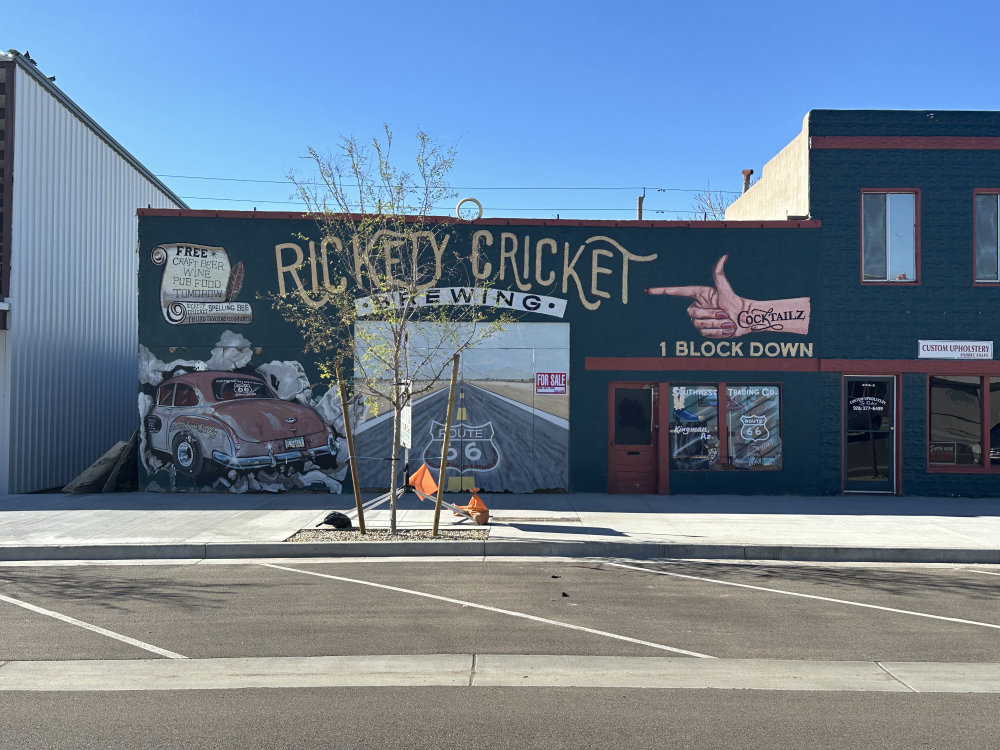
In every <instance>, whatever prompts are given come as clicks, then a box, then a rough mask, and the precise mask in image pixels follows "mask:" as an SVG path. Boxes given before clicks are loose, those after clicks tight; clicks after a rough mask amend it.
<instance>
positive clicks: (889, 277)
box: [861, 190, 919, 283]
mask: <svg viewBox="0 0 1000 750" xmlns="http://www.w3.org/2000/svg"><path fill="white" fill-rule="evenodd" d="M918 198H919V196H918V193H917V191H915V190H908V191H907V190H900V191H881V190H865V191H862V193H861V280H862V281H863V282H866V283H872V282H876V283H877V282H885V281H888V282H894V283H906V282H910V283H912V282H915V281H919V277H918V273H919V263H918V236H919V232H918V221H917V217H918V215H919V199H918Z"/></svg>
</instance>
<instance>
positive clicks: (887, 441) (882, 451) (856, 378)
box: [844, 375, 896, 492]
mask: <svg viewBox="0 0 1000 750" xmlns="http://www.w3.org/2000/svg"><path fill="white" fill-rule="evenodd" d="M895 414H896V378H895V377H892V376H889V377H886V376H868V375H849V376H847V377H845V378H844V491H845V492H895V491H896V479H895V478H896V461H895V458H896V423H895Z"/></svg>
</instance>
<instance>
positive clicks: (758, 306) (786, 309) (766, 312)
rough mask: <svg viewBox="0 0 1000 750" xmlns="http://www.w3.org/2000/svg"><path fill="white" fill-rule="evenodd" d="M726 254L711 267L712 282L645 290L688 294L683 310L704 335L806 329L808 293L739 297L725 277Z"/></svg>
mask: <svg viewBox="0 0 1000 750" xmlns="http://www.w3.org/2000/svg"><path fill="white" fill-rule="evenodd" d="M728 258H729V256H728V255H723V256H722V257H721V258H719V260H718V261H717V262H716V264H715V268H714V269H713V271H712V280H713V282H714V285H713V286H700V285H691V286H656V287H650V288H649V289H646V290H645V292H646V294H652V295H668V296H671V297H689V298H690V299H692V300H694V302H692V303H691V304H690V305H689V306H688V308H687V313H688V315H689V316H690V317H691V322H692V323H693V324H694V327H695V328H696V329H697V330H698V332H699V333H700V334H701V335H702V336H704V337H705V338H710V339H725V338H735V337H737V336H745V335H746V334H748V333H755V332H758V331H767V332H772V333H798V334H807V333H808V332H809V310H810V298H809V297H794V298H790V299H779V300H767V301H758V300H751V299H747V298H746V297H741V296H740V295H739V294H737V293H736V292H735V291H733V287H732V285H731V284H730V283H729V280H728V279H727V278H726V274H725V267H726V260H727V259H728Z"/></svg>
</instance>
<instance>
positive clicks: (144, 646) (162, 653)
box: [0, 594, 187, 659]
mask: <svg viewBox="0 0 1000 750" xmlns="http://www.w3.org/2000/svg"><path fill="white" fill-rule="evenodd" d="M0 601H3V602H7V603H9V604H13V605H15V606H18V607H24V608H25V609H28V610H31V611H32V612H37V613H38V614H40V615H46V616H48V617H54V618H55V619H57V620H62V621H63V622H67V623H69V624H70V625H76V626H77V627H81V628H84V629H86V630H90V631H92V632H94V633H100V634H101V635H106V636H107V637H108V638H114V639H115V640H117V641H121V642H122V643H127V644H129V645H130V646H136V647H137V648H141V649H144V650H145V651H151V652H152V653H154V654H159V655H160V656H165V657H167V658H168V659H186V658H187V657H186V656H181V655H180V654H175V653H174V652H173V651H167V650H166V649H165V648H160V647H159V646H153V645H152V644H149V643H144V642H143V641H137V640H136V639H135V638H129V637H128V636H127V635H122V634H121V633H115V632H113V631H111V630H106V629H105V628H102V627H99V626H97V625H91V624H90V623H89V622H84V621H83V620H77V619H76V618H75V617H70V616H69V615H63V614H60V613H58V612H53V611H52V610H51V609H43V608H42V607H36V606H35V605H34V604H28V602H22V601H21V600H20V599H14V598H13V597H10V596H4V595H3V594H0Z"/></svg>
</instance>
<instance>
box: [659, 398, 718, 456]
mask: <svg viewBox="0 0 1000 750" xmlns="http://www.w3.org/2000/svg"><path fill="white" fill-rule="evenodd" d="M670 403H671V407H672V410H671V417H670V468H671V469H678V470H680V471H705V470H710V469H718V468H719V389H718V387H717V386H714V385H675V386H671V388H670Z"/></svg>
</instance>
